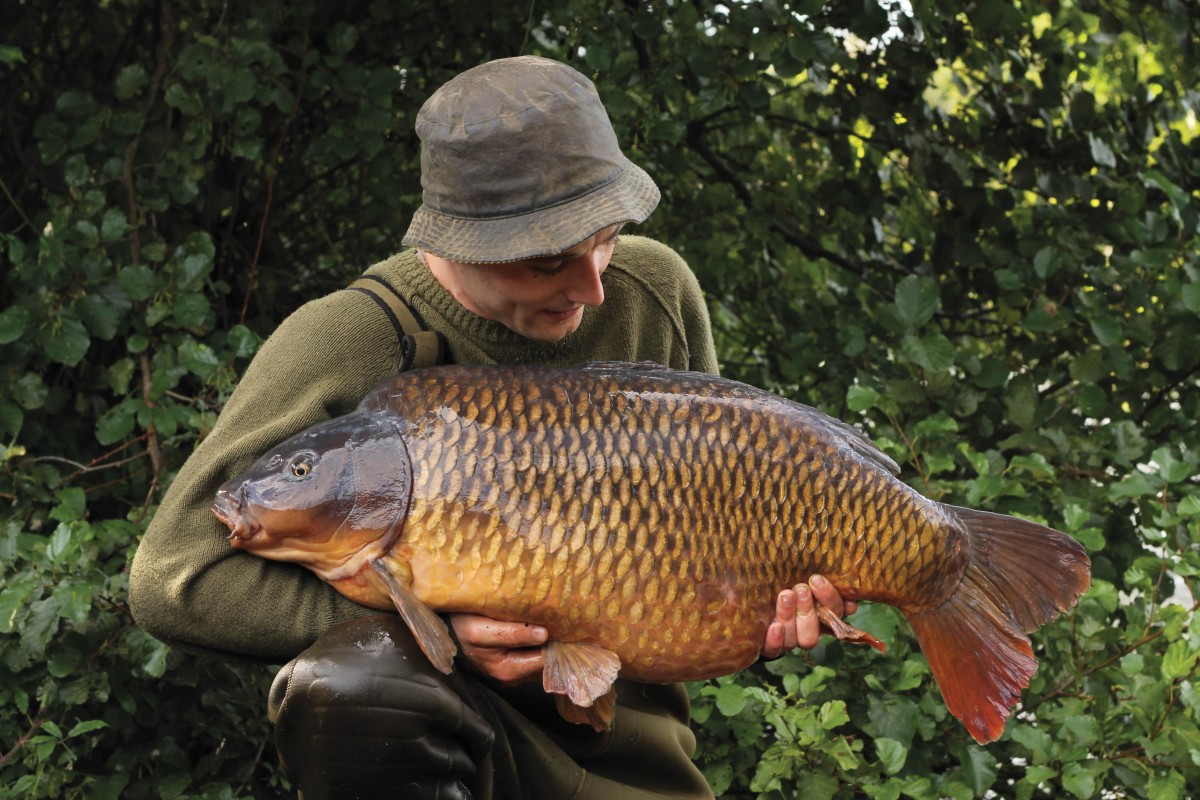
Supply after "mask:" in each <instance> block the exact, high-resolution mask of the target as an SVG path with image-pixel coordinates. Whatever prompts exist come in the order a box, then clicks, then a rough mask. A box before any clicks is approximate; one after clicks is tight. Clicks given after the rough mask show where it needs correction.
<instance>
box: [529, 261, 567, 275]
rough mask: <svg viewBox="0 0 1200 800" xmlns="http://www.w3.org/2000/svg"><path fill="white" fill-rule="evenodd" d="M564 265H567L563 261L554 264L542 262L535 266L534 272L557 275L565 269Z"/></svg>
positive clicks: (535, 273)
mask: <svg viewBox="0 0 1200 800" xmlns="http://www.w3.org/2000/svg"><path fill="white" fill-rule="evenodd" d="M564 266H566V265H565V264H564V263H563V262H561V261H559V262H556V263H553V264H541V265H538V266H536V267H534V268H533V274H534V275H538V276H546V277H549V276H551V275H557V274H558V273H560V272H562V271H563V267H564Z"/></svg>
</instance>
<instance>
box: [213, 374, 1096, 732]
mask: <svg viewBox="0 0 1200 800" xmlns="http://www.w3.org/2000/svg"><path fill="white" fill-rule="evenodd" d="M898 471H899V470H898V467H897V466H896V464H895V463H894V462H893V461H892V459H890V458H889V457H888V456H887V455H885V454H884V453H883V452H881V451H880V450H878V449H877V448H875V447H874V446H873V445H872V444H871V443H870V442H869V441H868V439H867V438H866V437H865V436H864V435H863V434H861V433H860V432H859V431H858V430H857V429H855V428H853V427H851V426H849V425H846V424H844V423H841V422H838V421H837V420H835V419H833V418H831V417H829V416H826V415H825V414H822V413H821V412H819V411H816V410H815V409H812V408H809V407H807V406H803V405H800V404H798V403H794V402H791V401H789V400H785V399H783V398H780V397H776V396H774V395H771V394H769V393H767V392H764V391H760V390H758V389H755V388H753V387H750V386H746V385H744V384H740V383H736V382H733V381H729V380H724V379H721V378H717V377H713V376H710V375H703V374H697V373H683V372H676V371H673V370H668V369H666V368H662V367H658V366H656V365H647V364H638V365H634V364H620V363H603V364H589V365H586V366H584V367H581V368H576V369H552V368H547V367H528V366H525V367H520V366H513V367H505V366H476V367H468V366H455V367H439V368H435V369H423V370H415V371H411V372H407V373H403V374H401V375H398V376H396V377H394V378H391V379H389V380H387V381H386V382H384V383H382V384H381V385H380V386H378V387H377V388H376V389H375V390H374V391H372V392H371V393H370V394H369V395H367V397H366V398H365V399H363V401H362V403H361V404H360V405H359V407H358V408H357V410H355V411H354V412H353V413H351V414H347V415H346V416H343V417H339V418H336V419H333V420H329V421H327V422H324V423H321V424H318V425H315V426H313V427H312V428H310V429H308V430H307V431H304V432H302V433H300V434H298V435H296V436H294V437H292V438H291V439H288V440H287V441H285V442H283V443H282V444H280V445H278V446H277V447H275V448H274V449H272V450H271V451H270V452H268V453H267V454H266V455H264V456H263V457H262V459H260V460H259V461H258V462H257V463H256V464H254V466H253V467H251V468H250V470H249V471H248V472H246V473H245V474H244V475H242V476H240V477H238V478H235V479H233V480H231V481H229V482H228V483H226V484H225V485H224V486H222V487H221V490H220V491H219V493H218V495H217V499H216V501H215V503H214V504H213V511H214V513H215V514H216V515H217V516H218V517H219V518H220V519H221V520H222V521H223V522H225V523H226V524H227V525H228V526H229V527H230V529H231V536H230V540H231V542H232V544H233V545H234V546H235V547H240V548H244V549H246V550H248V551H250V552H253V553H256V554H258V555H260V556H264V557H266V558H272V559H279V560H284V561H294V562H298V563H300V564H303V565H304V566H306V567H308V568H309V569H311V570H313V571H314V572H316V573H317V574H318V575H320V576H321V577H322V578H323V579H325V580H326V581H328V582H329V583H331V584H332V585H333V586H335V587H336V588H337V589H338V590H339V591H340V592H342V593H343V594H344V595H346V596H347V597H349V598H351V599H352V600H355V601H357V602H359V603H362V604H364V605H367V606H371V607H374V608H380V609H391V608H393V607H394V608H395V609H397V610H398V611H399V612H400V614H401V616H402V617H403V618H404V620H405V622H407V623H408V626H409V627H410V628H411V629H412V632H413V634H414V636H415V637H416V639H417V641H418V642H419V644H420V645H421V648H422V649H423V650H424V652H425V653H426V655H428V656H429V658H430V660H431V661H432V662H433V664H434V665H435V666H437V667H438V668H439V669H441V670H442V671H444V672H449V671H450V670H451V668H452V664H453V658H454V655H455V646H454V643H453V640H452V639H451V637H450V635H449V633H448V631H447V629H446V627H445V625H444V624H443V623H442V621H441V619H440V618H439V617H438V616H437V614H435V613H434V611H435V610H436V611H468V612H476V613H481V614H485V615H487V616H490V617H493V618H497V619H506V620H513V621H523V622H530V623H536V624H539V625H543V626H545V627H546V629H547V630H548V632H549V637H550V642H549V644H547V646H546V648H545V651H544V655H545V665H546V666H545V670H544V674H543V675H544V677H543V682H544V686H545V688H546V689H547V691H550V692H553V693H555V694H557V695H559V708H560V710H562V711H563V714H564V716H566V717H567V718H568V719H572V720H574V721H577V722H585V721H586V722H591V723H592V724H593V725H594V726H596V727H597V728H600V727H602V726H604V725H606V724H607V723H608V722H609V721H610V720H611V715H612V701H613V699H614V698H613V692H612V683H613V681H614V680H615V679H616V677H617V674H618V673H620V675H621V676H622V677H625V678H629V679H632V680H635V681H648V682H671V681H680V680H694V679H701V678H708V677H714V676H717V675H722V674H727V673H731V672H735V671H737V670H740V669H742V668H744V667H746V666H747V665H749V664H751V663H752V662H754V661H755V659H757V658H758V657H759V654H760V650H761V647H762V644H763V641H764V638H765V634H766V629H767V626H768V625H769V624H770V622H771V620H772V619H773V615H774V599H775V596H776V594H777V593H778V592H779V590H781V589H783V588H785V587H790V586H793V585H795V584H796V583H799V582H800V581H804V580H806V579H807V578H808V577H810V576H811V575H813V574H815V573H820V574H822V575H824V576H826V577H827V578H828V579H829V580H830V582H831V583H832V584H833V585H834V586H835V587H837V589H838V591H840V592H841V593H842V595H843V596H844V597H846V598H857V599H861V600H873V601H880V602H884V603H889V604H891V605H894V606H896V607H898V608H899V609H900V610H901V611H902V612H903V613H904V615H905V616H906V617H907V619H908V621H909V623H910V624H911V625H912V628H913V630H914V631H915V633H916V636H917V640H918V641H919V643H920V646H921V649H922V651H924V653H925V656H926V658H927V659H928V661H929V665H930V668H931V670H932V671H933V675H934V678H935V679H936V680H937V682H938V685H939V687H940V688H941V691H942V696H943V698H944V699H945V701H946V705H947V707H948V708H949V709H950V712H951V713H952V714H954V715H955V716H956V717H958V718H959V719H960V720H962V722H963V724H965V725H966V727H967V729H968V730H969V731H970V733H971V734H972V735H973V736H974V737H975V738H976V739H977V740H978V741H980V742H988V741H992V740H994V739H996V738H997V737H998V736H1000V734H1001V733H1003V731H1004V720H1005V718H1006V717H1008V715H1009V713H1010V709H1011V708H1012V707H1013V705H1014V704H1015V703H1016V701H1017V699H1018V697H1019V693H1020V691H1021V690H1022V689H1024V688H1025V687H1026V686H1028V684H1029V680H1030V678H1031V677H1032V676H1033V674H1034V672H1035V671H1036V669H1037V662H1036V661H1035V659H1034V657H1033V650H1032V648H1031V646H1030V641H1029V638H1028V637H1027V636H1026V633H1027V632H1032V631H1034V630H1035V629H1036V628H1038V627H1039V626H1040V625H1042V624H1044V623H1046V622H1047V621H1049V620H1050V619H1052V618H1053V617H1055V616H1056V615H1057V614H1058V613H1059V612H1060V611H1064V610H1066V609H1068V608H1070V607H1071V606H1072V605H1073V604H1074V602H1075V600H1076V599H1077V598H1078V596H1079V595H1080V594H1081V593H1082V592H1083V591H1085V590H1086V589H1087V587H1088V584H1089V567H1090V562H1089V560H1088V558H1087V556H1086V555H1085V553H1084V550H1083V548H1082V547H1081V546H1080V545H1079V544H1077V543H1076V542H1075V541H1074V540H1072V539H1070V538H1069V537H1067V536H1066V535H1064V534H1062V533H1059V532H1057V531H1054V530H1051V529H1050V528H1047V527H1045V526H1042V525H1038V524H1036V523H1033V522H1027V521H1024V520H1020V519H1016V518H1013V517H1006V516H1001V515H997V514H991V513H987V512H983V511H972V510H968V509H963V508H955V507H952V506H947V505H943V504H941V503H937V502H935V501H933V500H929V499H927V498H925V497H923V496H922V495H920V494H918V493H917V492H916V491H914V490H913V489H911V488H910V487H909V486H907V485H905V484H904V483H902V482H901V481H900V480H898V479H897V478H896V477H895V474H896V473H897V472H898ZM859 634H860V632H858V631H855V630H854V629H852V628H847V629H845V630H843V631H842V635H843V636H849V637H854V636H858V635H859ZM865 638H867V639H868V640H870V637H869V636H866V637H865Z"/></svg>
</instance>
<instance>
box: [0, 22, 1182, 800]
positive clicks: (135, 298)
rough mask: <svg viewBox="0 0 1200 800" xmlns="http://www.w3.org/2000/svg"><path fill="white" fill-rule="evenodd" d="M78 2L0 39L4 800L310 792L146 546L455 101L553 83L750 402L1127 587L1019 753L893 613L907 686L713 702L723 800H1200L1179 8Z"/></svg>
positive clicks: (396, 212)
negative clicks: (822, 416) (594, 95)
mask: <svg viewBox="0 0 1200 800" xmlns="http://www.w3.org/2000/svg"><path fill="white" fill-rule="evenodd" d="M68 5H70V6H73V7H64V6H62V4H58V5H55V6H53V7H47V6H46V5H45V4H38V3H26V4H20V5H19V8H18V10H17V11H15V12H13V13H12V14H10V15H9V17H11V19H9V18H6V20H5V23H6V24H5V30H4V32H3V34H0V38H2V39H3V42H0V75H2V76H3V78H4V84H5V92H4V93H3V98H2V99H0V103H2V104H3V113H2V118H3V119H4V120H5V125H4V129H5V136H4V138H3V140H0V148H3V149H2V157H0V190H2V192H3V195H4V198H3V200H0V261H2V262H3V270H2V272H0V298H2V299H0V498H3V500H4V502H5V507H4V512H3V517H0V676H2V679H0V742H3V745H2V746H0V797H9V796H11V797H88V798H91V797H116V796H126V797H158V796H163V797H214V798H216V797H233V796H239V795H243V796H257V797H268V796H274V795H278V794H285V793H286V792H287V790H288V787H286V785H285V784H284V783H283V782H282V779H281V778H280V777H279V775H278V773H277V770H276V768H275V767H274V763H275V758H274V753H273V751H272V748H271V745H270V742H269V736H268V730H267V725H266V722H265V719H264V717H265V714H264V697H265V690H266V686H267V684H268V682H269V677H270V676H269V672H268V671H267V669H266V668H264V667H260V666H247V665H241V666H232V665H229V664H226V663H223V662H220V661H217V660H215V659H212V658H209V657H204V656H196V655H191V654H187V653H184V652H182V651H180V650H176V649H171V648H168V647H166V646H164V645H162V644H160V643H157V642H155V641H153V640H152V639H150V638H149V637H147V636H146V635H145V634H143V633H142V632H140V631H139V630H138V629H137V628H136V627H135V626H133V624H132V622H131V620H130V617H129V613H128V609H127V607H126V603H125V596H126V595H125V592H126V584H125V575H126V565H127V562H128V558H129V556H130V554H131V552H132V550H133V548H134V547H135V546H136V542H137V539H138V536H139V535H140V532H141V531H142V530H143V529H144V526H145V524H146V521H147V520H148V518H149V517H150V515H151V514H152V513H153V511H154V507H155V503H156V502H157V499H158V498H159V497H160V496H161V492H162V491H163V489H164V488H165V487H166V486H167V485H168V484H169V482H170V480H171V477H172V476H173V475H174V474H175V472H176V471H177V470H178V469H179V468H180V466H181V465H182V462H183V459H184V458H185V457H186V455H187V454H188V453H189V452H190V451H191V449H192V448H193V447H194V446H195V444H196V442H197V441H198V440H199V439H200V438H202V437H203V435H204V434H205V433H206V431H207V430H208V429H209V428H210V427H211V425H212V424H213V421H214V420H215V417H216V413H217V411H218V409H219V408H220V407H221V405H222V404H223V403H224V402H225V400H226V399H227V397H228V395H229V393H230V392H231V390H232V388H233V386H234V385H235V383H236V379H237V375H238V374H239V371H240V370H241V369H242V368H243V367H244V365H245V363H246V361H247V359H248V358H249V357H250V356H252V355H253V353H254V352H255V351H256V349H257V347H258V344H259V342H260V341H261V339H262V337H264V336H266V335H268V334H269V333H270V331H271V329H272V328H273V327H274V325H275V324H277V323H278V322H279V320H281V319H282V317H283V316H284V315H285V314H286V313H287V312H288V311H289V310H291V309H292V308H294V307H295V306H296V305H298V304H299V303H301V302H303V301H304V300H307V299H310V298H312V297H314V296H317V295H319V294H321V293H323V292H325V291H327V290H329V289H331V288H334V287H337V286H341V285H344V284H345V283H347V282H348V281H349V280H350V279H351V278H352V276H354V275H355V274H357V273H358V272H359V271H360V270H361V269H362V268H363V267H364V266H365V265H367V264H369V263H371V262H372V261H374V260H376V259H378V258H381V257H383V256H386V255H388V254H389V253H390V252H392V251H393V250H394V249H395V248H396V247H397V242H398V241H399V239H400V236H401V234H402V232H403V230H404V228H405V226H406V225H407V221H408V217H409V215H410V214H411V211H412V209H413V208H414V207H415V206H416V204H417V202H418V200H419V191H420V188H419V181H418V147H417V143H416V140H415V136H414V134H413V132H412V127H413V119H414V117H415V114H416V110H417V109H418V108H419V106H420V104H421V102H422V101H423V100H424V98H425V97H426V96H428V94H429V92H430V91H431V90H432V89H433V88H434V87H436V86H437V85H440V84H441V83H442V82H444V81H445V80H446V79H448V78H449V77H450V76H451V75H453V74H455V73H456V72H457V71H458V70H459V69H460V68H461V67H462V66H463V65H469V64H474V63H478V62H480V61H483V60H487V59H489V58H495V57H500V56H506V55H514V54H517V53H522V52H524V53H538V54H544V55H549V56H552V57H557V58H561V59H564V60H568V61H570V62H572V63H574V64H576V65H577V66H578V67H579V68H580V69H582V70H584V71H585V72H587V73H589V74H591V75H593V76H594V77H595V79H596V81H597V83H598V85H599V88H600V91H601V94H602V96H603V97H604V98H605V100H606V104H607V105H608V108H609V112H610V115H611V116H612V118H613V120H614V123H615V125H616V128H617V130H618V131H619V133H620V134H621V137H622V140H623V142H625V143H627V150H628V152H629V153H630V154H631V156H632V157H633V158H635V160H637V161H638V162H639V163H641V164H642V165H643V166H645V167H646V168H647V169H648V170H649V171H650V173H651V174H652V175H654V176H655V177H656V178H657V180H658V182H659V184H660V186H661V187H662V189H663V194H664V201H663V204H662V207H661V208H660V210H659V211H658V213H657V214H656V215H655V216H654V217H653V218H652V220H651V222H650V223H649V224H648V225H646V226H645V228H646V232H647V233H649V234H650V235H654V236H657V237H658V238H661V239H662V240H664V241H666V242H668V243H670V244H672V245H674V246H675V247H676V248H677V249H679V250H680V251H681V252H682V253H683V254H684V255H685V257H686V258H687V259H688V261H689V263H691V264H692V265H693V267H694V269H695V270H696V271H697V273H698V275H699V276H700V278H701V282H702V284H703V285H704V287H705V289H706V291H707V292H708V294H709V297H710V300H711V308H712V312H713V319H714V324H715V327H716V330H717V335H718V343H719V348H720V353H721V356H722V359H723V364H724V368H725V371H726V373H727V374H729V375H731V376H733V377H737V378H740V379H743V380H747V381H749V382H751V383H755V384H758V385H761V386H765V387H768V388H771V389H773V390H775V391H779V392H781V393H785V394H788V395H790V396H794V397H796V398H798V399H800V400H802V401H804V402H808V403H811V404H814V405H817V406H819V407H822V408H824V409H826V410H827V411H829V412H831V413H833V414H834V415H836V416H839V417H842V418H844V419H847V420H851V421H855V422H857V423H859V424H861V425H862V426H863V427H864V428H865V429H866V430H868V431H869V432H870V433H871V434H872V435H873V436H874V438H875V439H876V440H877V441H878V442H879V443H880V444H881V446H883V447H884V448H885V449H886V450H887V451H888V452H889V453H890V454H891V455H893V456H894V457H895V458H896V459H897V460H898V461H900V462H901V463H902V464H903V465H904V477H905V478H906V479H907V480H910V481H912V482H913V483H914V485H915V486H917V487H918V488H920V489H921V490H922V491H924V492H926V493H928V494H930V495H931V496H933V497H936V498H937V499H939V500H942V501H945V502H950V503H956V504H961V505H969V506H976V507H982V508H987V509H991V510H996V511H1002V512H1006V513H1016V514H1020V515H1023V516H1028V517H1031V518H1035V519H1039V520H1042V521H1045V522H1047V523H1048V524H1051V525H1054V526H1055V527H1058V528H1060V529H1062V530H1065V531H1067V532H1068V533H1070V534H1071V535H1073V536H1075V537H1076V538H1077V539H1078V540H1079V541H1081V542H1082V543H1083V544H1084V545H1085V546H1086V547H1087V548H1088V550H1089V551H1090V552H1091V554H1092V557H1093V566H1094V569H1093V574H1094V586H1093V589H1092V590H1091V592H1089V594H1088V595H1087V596H1085V597H1084V598H1083V600H1082V601H1081V602H1080V604H1079V606H1078V607H1077V609H1076V610H1075V611H1074V612H1072V613H1071V614H1070V615H1069V616H1068V617H1067V618H1066V619H1064V620H1061V621H1059V622H1056V623H1053V624H1051V625H1050V626H1047V627H1046V628H1044V629H1043V630H1042V631H1041V632H1039V633H1038V634H1036V635H1035V637H1034V641H1035V647H1036V649H1037V654H1038V657H1039V659H1040V661H1041V668H1040V670H1039V672H1038V675H1037V676H1036V677H1035V678H1034V681H1033V684H1032V685H1031V687H1030V688H1029V690H1028V691H1026V693H1025V695H1024V698H1023V701H1022V705H1021V706H1020V707H1019V709H1018V712H1017V715H1016V717H1017V718H1016V719H1015V720H1014V721H1013V722H1012V723H1011V724H1010V726H1009V730H1008V732H1007V733H1006V734H1005V736H1004V737H1003V738H1002V739H1001V740H1000V741H999V742H997V743H995V744H992V745H989V746H987V747H979V746H977V745H976V744H974V743H973V742H972V741H971V740H969V739H968V738H967V737H966V736H965V734H964V732H963V729H962V727H961V726H960V725H959V724H958V723H957V721H955V720H953V719H952V718H950V717H949V715H948V714H947V713H946V710H945V707H944V705H943V704H942V702H941V699H940V696H939V694H938V692H937V689H936V687H935V686H934V685H933V683H932V681H931V679H930V677H929V673H928V669H927V667H926V666H925V662H924V659H923V657H922V656H921V655H920V653H919V652H918V651H917V650H916V648H915V645H914V644H913V641H912V639H911V634H910V633H909V631H908V627H907V625H906V624H905V623H904V621H903V618H902V617H901V616H900V615H899V614H898V613H897V612H895V611H894V610H892V609H890V608H887V607H883V606H871V605H866V606H864V607H863V608H862V610H860V611H859V614H858V618H857V620H856V622H857V623H858V624H859V625H860V626H861V627H863V628H865V629H867V630H870V631H872V632H873V633H875V634H877V635H879V636H881V637H882V638H884V639H885V640H886V641H887V642H888V643H889V653H888V654H887V655H886V656H880V655H879V654H876V653H874V652H871V651H866V650H862V649H855V648H849V647H844V646H842V645H840V644H837V643H824V644H822V645H820V646H819V647H818V648H817V649H816V650H814V651H812V652H811V653H808V654H804V655H799V654H797V655H791V656H788V657H785V658H783V659H780V660H778V661H775V662H772V663H770V664H767V665H764V666H761V667H756V668H754V669H752V670H748V671H747V672H745V673H743V674H742V675H739V676H736V677H731V678H723V679H720V680H717V681H712V682H709V683H704V684H695V685H693V686H692V687H691V690H692V693H693V697H694V703H695V705H694V715H695V719H696V723H697V732H698V735H699V737H700V740H701V752H700V753H699V755H698V760H699V762H700V764H701V765H702V767H703V769H704V770H705V773H706V774H707V775H708V777H709V779H710V781H712V783H713V785H714V787H715V788H716V789H717V790H718V791H719V792H720V793H722V794H724V795H725V796H726V797H730V798H745V797H764V798H778V797H792V796H803V797H806V798H807V797H812V798H839V799H840V798H849V797H860V796H867V797H870V798H876V799H882V798H890V799H891V800H895V799H896V798H901V797H906V798H940V797H953V798H972V797H984V796H998V797H1012V798H1022V800H1025V799H1026V798H1032V797H1035V796H1036V797H1042V796H1055V797H1059V796H1062V797H1068V796H1074V797H1081V798H1085V797H1094V796H1102V795H1105V794H1109V795H1111V796H1124V797H1146V798H1154V799H1155V800H1157V798H1174V797H1178V798H1182V797H1187V796H1193V795H1196V794H1198V793H1200V770H1198V768H1197V766H1196V764H1197V763H1200V728H1198V727H1197V712H1198V709H1200V699H1198V697H1197V691H1196V685H1195V683H1196V682H1195V673H1196V668H1197V663H1198V657H1200V634H1198V633H1197V632H1196V631H1194V630H1193V629H1192V628H1191V621H1192V617H1193V613H1194V609H1195V601H1194V599H1193V592H1194V590H1195V586H1196V583H1195V581H1196V578H1197V575H1198V574H1200V549H1198V548H1197V547H1196V545H1197V544H1198V543H1200V482H1198V479H1197V473H1198V472H1200V434H1198V432H1197V424H1196V420H1197V419H1198V418H1200V379H1198V376H1200V348H1197V347H1196V346H1195V344H1194V342H1195V339H1196V331H1197V330H1198V329H1200V320H1198V319H1197V318H1198V317H1200V260H1198V257H1197V253H1198V252H1200V246H1198V245H1200V241H1198V235H1197V234H1198V231H1197V224H1198V220H1200V194H1198V193H1197V190H1196V188H1195V187H1196V180H1195V175H1196V174H1197V172H1200V138H1198V137H1197V133H1198V130H1197V122H1196V113H1197V112H1196V106H1197V103H1198V101H1200V97H1198V96H1197V94H1196V90H1195V86H1196V85H1197V83H1198V82H1200V81H1198V80H1197V77H1198V75H1197V69H1196V61H1195V41H1196V38H1197V33H1196V28H1195V25H1196V22H1195V20H1194V15H1189V14H1188V13H1187V10H1186V4H1181V3H1177V2H1171V1H1169V0H1151V2H1148V3H1142V4H1138V5H1137V6H1136V7H1134V6H1129V7H1128V8H1126V7H1120V8H1117V7H1115V6H1113V4H1096V3H1091V2H1084V0H1055V2H1050V3H1039V4H1029V3H1022V4H1017V3H1015V2H1012V0H979V2H975V3H972V4H966V5H963V4H960V3H950V2H914V3H912V4H911V9H912V10H911V13H909V12H906V11H903V10H901V8H902V7H901V6H900V5H899V4H892V3H879V4H877V3H875V2H867V3H824V2H819V1H817V0H800V1H798V2H790V3H784V2H763V3H736V4H718V3H710V2H695V3H676V2H667V3H653V4H644V3H637V2H633V1H632V0H630V2H626V3H622V4H611V3H599V2H595V0H569V2H564V3H556V4H551V5H552V7H548V8H543V7H541V6H535V7H532V8H531V7H530V6H528V5H521V4H518V5H516V6H512V7H508V6H502V5H497V4H493V3H482V2H467V0H451V2H449V3H443V4H440V5H439V4H424V3H412V2H400V3H380V2H368V1H367V0H359V1H355V0H352V1H351V2H348V3H347V2H342V3H337V4H334V3H328V2H323V1H322V2H317V1H316V0H314V2H311V3H308V4H300V3H294V4H290V3H282V2H263V3H255V4H241V5H238V4H233V5H230V4H226V3H216V2H207V1H202V2H197V3H192V4H187V5H186V6H185V5H182V4H168V3H158V4H151V3H144V2H138V0H116V1H115V2H110V3H104V4H68ZM1110 6H1113V7H1110Z"/></svg>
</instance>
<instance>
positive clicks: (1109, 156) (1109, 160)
mask: <svg viewBox="0 0 1200 800" xmlns="http://www.w3.org/2000/svg"><path fill="white" fill-rule="evenodd" d="M1087 137H1088V146H1089V147H1090V148H1091V151H1092V160H1093V161H1095V162H1096V165H1097V166H1100V167H1116V166H1117V158H1116V156H1115V155H1114V154H1113V149H1112V147H1110V146H1109V144H1108V143H1107V142H1105V141H1104V140H1103V139H1101V138H1100V137H1098V136H1096V135H1095V134H1094V133H1092V132H1091V131H1089V132H1088V135H1087Z"/></svg>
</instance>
